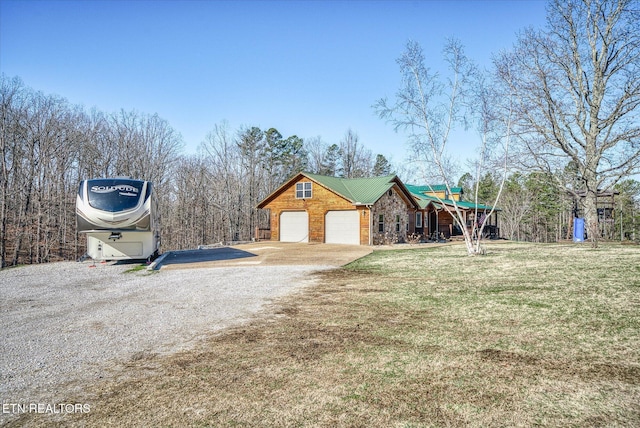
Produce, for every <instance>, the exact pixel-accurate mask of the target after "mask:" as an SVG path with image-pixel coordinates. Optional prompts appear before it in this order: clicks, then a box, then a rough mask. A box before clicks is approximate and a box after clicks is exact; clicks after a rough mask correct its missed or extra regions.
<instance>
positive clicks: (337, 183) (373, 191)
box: [303, 172, 396, 205]
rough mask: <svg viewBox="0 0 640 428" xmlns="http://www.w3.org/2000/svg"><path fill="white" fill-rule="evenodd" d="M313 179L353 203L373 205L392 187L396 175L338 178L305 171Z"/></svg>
mask: <svg viewBox="0 0 640 428" xmlns="http://www.w3.org/2000/svg"><path fill="white" fill-rule="evenodd" d="M303 174H304V175H305V176H307V177H309V178H310V179H312V180H313V181H316V182H317V183H320V184H321V185H323V186H324V187H327V188H328V189H331V190H332V191H334V192H336V193H337V194H339V195H340V196H342V197H344V198H345V199H347V200H349V201H350V202H351V203H353V204H360V205H372V204H374V203H375V202H376V201H377V200H378V199H380V197H381V196H382V195H384V194H385V192H387V191H388V190H389V189H391V188H392V187H393V186H394V185H395V184H396V182H395V181H394V180H395V178H396V176H395V175H387V176H384V177H371V178H338V177H328V176H326V175H318V174H310V173H307V172H305V173H303Z"/></svg>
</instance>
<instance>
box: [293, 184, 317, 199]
mask: <svg viewBox="0 0 640 428" xmlns="http://www.w3.org/2000/svg"><path fill="white" fill-rule="evenodd" d="M312 196H313V186H312V184H311V182H310V181H301V182H299V183H296V199H311V198H312Z"/></svg>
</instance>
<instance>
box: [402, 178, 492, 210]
mask: <svg viewBox="0 0 640 428" xmlns="http://www.w3.org/2000/svg"><path fill="white" fill-rule="evenodd" d="M405 187H406V188H407V189H408V190H409V192H411V193H412V194H413V195H414V196H416V197H417V199H418V205H420V208H422V209H424V208H426V207H427V205H429V204H430V203H433V204H434V205H436V206H437V207H439V208H441V207H442V204H443V203H444V204H446V205H449V206H453V200H451V199H438V198H437V197H436V196H432V195H426V194H425V193H427V192H433V191H434V190H437V189H441V190H443V189H446V188H447V186H446V185H444V184H438V185H435V186H415V185H412V184H405ZM456 189H460V187H452V188H451V191H452V192H454V193H455V190H456ZM455 203H456V205H458V207H460V208H463V209H479V210H491V209H493V207H491V206H490V205H484V204H474V203H473V202H468V201H455ZM496 211H500V209H499V208H496Z"/></svg>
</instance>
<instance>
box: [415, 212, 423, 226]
mask: <svg viewBox="0 0 640 428" xmlns="http://www.w3.org/2000/svg"><path fill="white" fill-rule="evenodd" d="M416 227H418V228H420V227H422V213H421V212H417V213H416Z"/></svg>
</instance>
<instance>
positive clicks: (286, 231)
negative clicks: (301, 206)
mask: <svg viewBox="0 0 640 428" xmlns="http://www.w3.org/2000/svg"><path fill="white" fill-rule="evenodd" d="M280 241H281V242H309V214H308V213H307V212H306V211H285V212H283V213H281V214H280Z"/></svg>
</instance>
